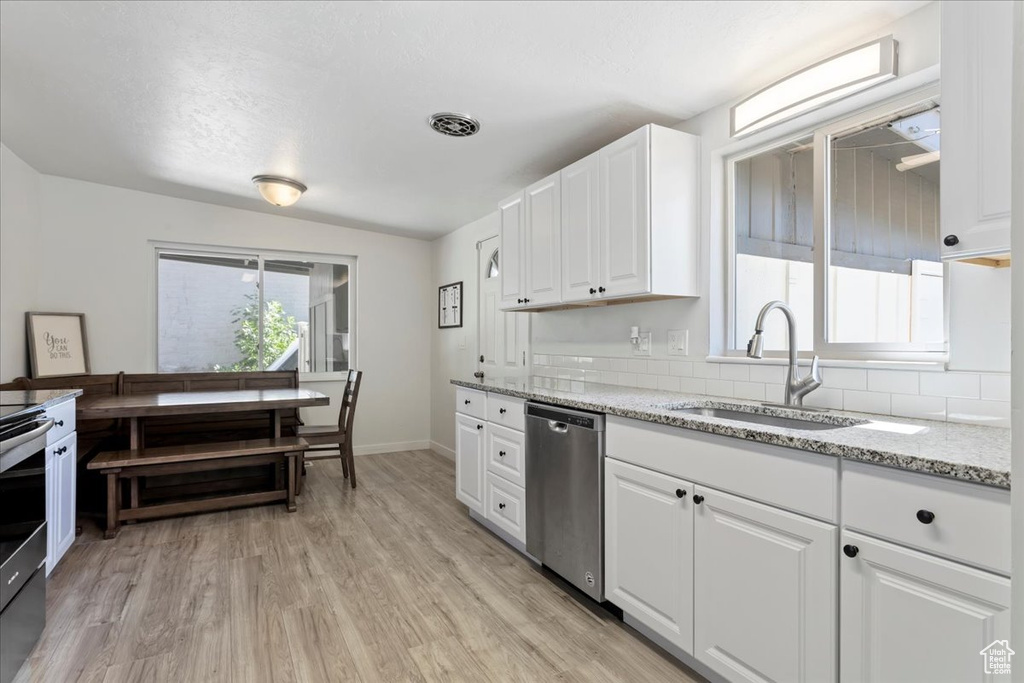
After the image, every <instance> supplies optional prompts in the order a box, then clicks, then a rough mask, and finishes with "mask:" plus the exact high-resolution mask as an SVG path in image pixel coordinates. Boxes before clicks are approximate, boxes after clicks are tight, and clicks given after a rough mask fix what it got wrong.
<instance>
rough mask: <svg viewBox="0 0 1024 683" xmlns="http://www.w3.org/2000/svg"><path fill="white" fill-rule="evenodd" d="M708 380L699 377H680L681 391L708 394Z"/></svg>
mask: <svg viewBox="0 0 1024 683" xmlns="http://www.w3.org/2000/svg"><path fill="white" fill-rule="evenodd" d="M707 382H708V381H707V380H706V379H700V378H698V377H680V378H679V391H681V392H683V393H684V394H706V393H707V392H708V384H707Z"/></svg>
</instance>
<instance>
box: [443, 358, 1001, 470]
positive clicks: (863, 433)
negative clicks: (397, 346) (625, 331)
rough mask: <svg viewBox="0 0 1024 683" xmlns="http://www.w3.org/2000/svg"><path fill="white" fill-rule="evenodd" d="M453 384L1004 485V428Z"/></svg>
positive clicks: (620, 390)
mask: <svg viewBox="0 0 1024 683" xmlns="http://www.w3.org/2000/svg"><path fill="white" fill-rule="evenodd" d="M451 382H452V384H455V385H458V386H462V387H468V388H471V389H480V390H483V391H490V392H495V393H499V394H504V395H506V396H515V397H518V398H524V399H527V400H533V401H541V402H544V403H551V404H554V405H561V406H566V407H568V408H580V409H581V410H592V411H594V412H599V413H606V414H608V415H618V416H620V417H628V418H633V419H636V420H643V421H645V422H657V423H660V424H666V425H671V426H674V427H682V428H685V429H695V430H699V431H702V432H709V433H712V434H721V435H723V436H731V437H734V438H738V439H749V440H751V441H759V442H761V443H768V444H774V445H777V446H787V447H789V448H798V449H800V450H805V451H813V452H815V453H823V454H825V455H834V456H838V457H842V458H849V459H850V460H861V461H864V462H871V463H876V464H879V465H888V466H890V467H897V468H900V469H904V470H912V471H916V472H925V473H928V474H935V475H939V476H944V477H951V478H954V479H963V480H965V481H971V482H975V483H980V484H988V485H990V486H998V487H1001V488H1009V487H1010V430H1009V429H1002V428H999V427H982V426H976V425H965V424H958V423H954V422H934V421H930V420H912V419H909V418H906V419H904V418H899V417H889V416H883V415H868V414H865V413H850V412H844V411H828V412H826V413H817V414H815V415H814V416H813V417H812V418H811V419H814V420H816V421H822V422H830V423H833V424H842V425H849V426H844V427H841V428H838V429H829V430H825V431H809V430H804V429H787V428H783V427H776V426H773V425H761V424H752V423H744V422H737V421H735V420H726V419H722V418H715V417H705V416H701V415H692V414H686V413H679V412H676V411H673V410H671V409H670V408H671V407H674V408H680V407H729V408H736V407H739V408H740V409H742V410H745V411H748V412H758V413H763V414H770V415H777V416H780V417H788V416H794V414H793V412H792V411H789V410H786V409H784V408H768V407H765V406H763V405H762V404H760V403H757V402H755V401H744V400H740V399H719V398H715V397H711V396H698V395H693V394H678V393H673V392H668V391H655V390H651V389H634V388H631V387H620V386H614V385H611V384H595V383H587V384H585V385H584V389H583V391H581V392H572V391H557V390H554V389H544V388H540V387H535V386H533V378H532V377H524V378H518V379H495V380H484V381H482V382H481V381H478V380H468V381H464V380H457V379H453V380H452V381H451ZM800 417H805V416H804V415H801V416H800Z"/></svg>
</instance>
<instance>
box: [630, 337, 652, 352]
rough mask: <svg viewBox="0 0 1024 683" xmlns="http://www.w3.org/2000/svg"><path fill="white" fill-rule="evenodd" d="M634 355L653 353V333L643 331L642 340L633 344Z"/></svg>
mask: <svg viewBox="0 0 1024 683" xmlns="http://www.w3.org/2000/svg"><path fill="white" fill-rule="evenodd" d="M633 355H634V356H649V355H651V333H650V332H641V333H640V341H639V342H637V343H636V344H634V345H633Z"/></svg>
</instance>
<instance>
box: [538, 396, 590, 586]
mask: <svg viewBox="0 0 1024 683" xmlns="http://www.w3.org/2000/svg"><path fill="white" fill-rule="evenodd" d="M526 551H527V552H528V553H530V554H531V555H533V556H534V557H535V558H537V559H538V560H540V561H541V563H542V564H543V565H544V566H546V567H548V568H549V569H551V570H552V571H554V572H555V573H556V574H559V575H560V576H561V577H562V578H564V579H565V580H567V581H568V582H569V583H571V584H573V585H574V586H576V587H577V588H579V589H580V590H581V591H583V592H584V593H586V594H587V595H589V596H590V597H592V598H593V599H595V600H598V601H601V600H604V415H598V414H596V413H588V412H584V411H582V410H571V409H568V408H558V407H554V406H548V405H543V404H540V403H527V404H526Z"/></svg>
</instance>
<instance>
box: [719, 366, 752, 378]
mask: <svg viewBox="0 0 1024 683" xmlns="http://www.w3.org/2000/svg"><path fill="white" fill-rule="evenodd" d="M718 376H719V377H720V378H722V379H728V380H733V381H737V382H748V381H750V366H748V365H739V364H734V363H722V364H721V366H719V368H718Z"/></svg>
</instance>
